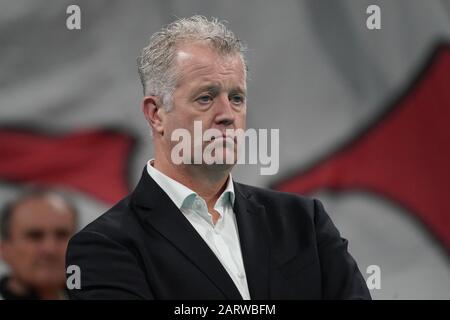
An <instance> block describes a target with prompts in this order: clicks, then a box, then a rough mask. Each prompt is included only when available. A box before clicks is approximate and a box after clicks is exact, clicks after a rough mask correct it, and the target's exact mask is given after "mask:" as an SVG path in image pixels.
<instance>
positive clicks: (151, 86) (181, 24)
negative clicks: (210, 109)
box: [137, 15, 247, 111]
mask: <svg viewBox="0 0 450 320" xmlns="http://www.w3.org/2000/svg"><path fill="white" fill-rule="evenodd" d="M187 41H207V42H208V43H210V45H211V47H212V48H213V49H214V50H216V51H217V52H218V53H219V54H222V55H230V54H239V56H240V58H241V60H242V62H243V64H244V66H245V70H244V71H245V72H246V70H247V64H246V60H245V54H244V53H245V51H246V48H245V45H244V44H243V43H242V42H241V41H240V40H239V39H238V38H237V37H236V36H235V35H234V33H233V32H232V31H231V30H229V29H228V28H227V27H226V26H225V24H224V22H221V21H219V20H218V19H217V18H211V19H210V20H208V18H206V17H204V16H199V15H195V16H192V17H190V18H182V19H178V20H176V21H174V22H172V23H170V24H169V25H167V26H166V27H164V28H162V29H161V30H160V31H158V32H156V33H154V34H153V35H152V36H151V38H150V43H149V45H148V46H146V47H145V48H143V49H142V52H141V55H140V56H139V57H138V58H137V65H138V70H139V76H140V79H141V83H142V86H143V89H144V95H146V96H147V95H155V96H159V97H161V99H162V103H163V105H164V107H165V108H166V110H167V111H169V110H170V109H171V106H172V93H173V91H174V90H175V87H176V85H177V82H178V79H179V76H180V74H179V72H178V71H177V70H176V69H175V66H173V63H172V62H173V59H174V57H175V55H176V51H177V49H178V47H179V46H180V45H182V44H183V43H185V42H187Z"/></svg>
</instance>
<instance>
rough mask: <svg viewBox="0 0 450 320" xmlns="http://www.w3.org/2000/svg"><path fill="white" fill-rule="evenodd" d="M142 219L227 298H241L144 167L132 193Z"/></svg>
mask: <svg viewBox="0 0 450 320" xmlns="http://www.w3.org/2000/svg"><path fill="white" fill-rule="evenodd" d="M131 203H132V205H133V206H134V207H135V209H136V212H137V214H138V215H139V217H140V218H141V220H143V221H145V222H146V223H149V224H150V225H152V226H153V228H155V229H156V230H157V231H158V232H159V233H160V234H161V235H162V236H163V237H165V238H166V239H167V240H168V241H169V242H171V243H172V244H173V245H174V246H176V247H177V248H178V249H179V250H180V251H181V252H183V253H184V254H185V256H186V257H187V259H189V260H190V261H191V262H192V263H193V264H195V265H196V266H197V267H198V268H199V269H200V270H201V271H202V272H203V273H204V274H205V276H206V277H208V278H209V279H210V281H211V282H213V283H214V284H215V285H216V287H217V288H218V289H219V290H220V291H222V293H223V294H224V295H225V296H226V297H227V299H233V300H239V299H242V297H241V295H240V293H239V290H238V289H237V288H236V286H235V285H234V282H233V280H232V279H231V278H230V276H229V275H228V273H227V271H226V270H225V269H224V267H223V266H222V264H221V263H220V261H219V260H218V259H217V257H216V256H215V254H214V252H213V251H211V249H210V248H209V247H208V245H207V244H206V243H205V241H204V240H203V239H202V237H201V236H200V235H199V234H198V233H197V231H196V230H195V229H194V227H193V226H192V225H191V224H190V223H189V221H188V220H187V219H186V218H185V217H184V215H183V214H182V213H181V212H180V210H179V209H178V208H177V207H176V206H175V204H174V203H173V202H172V200H170V198H169V196H168V195H167V194H166V193H165V192H164V191H163V190H162V189H161V188H160V187H159V186H158V184H157V183H156V182H155V181H154V180H153V179H152V178H151V177H150V176H149V175H148V173H147V170H146V169H144V172H143V174H142V177H141V180H140V181H139V183H138V185H137V187H136V189H135V190H134V192H133V194H132V196H131Z"/></svg>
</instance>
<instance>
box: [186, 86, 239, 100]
mask: <svg viewBox="0 0 450 320" xmlns="http://www.w3.org/2000/svg"><path fill="white" fill-rule="evenodd" d="M205 91H207V92H209V93H211V94H213V95H214V96H216V95H217V94H218V93H219V92H220V86H218V85H214V84H213V85H211V84H208V85H205V86H202V87H200V88H198V89H197V90H195V93H194V95H193V97H195V96H197V95H198V94H199V93H201V92H205ZM230 94H243V95H246V91H245V90H244V89H242V88H240V87H234V88H231V90H230Z"/></svg>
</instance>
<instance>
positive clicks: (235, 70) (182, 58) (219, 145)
mask: <svg viewBox="0 0 450 320" xmlns="http://www.w3.org/2000/svg"><path fill="white" fill-rule="evenodd" d="M175 63H176V66H177V70H178V71H179V72H180V75H181V78H180V80H179V82H178V85H177V87H176V89H175V91H174V93H173V99H172V101H173V105H172V109H171V111H170V112H168V113H166V115H165V119H164V121H163V126H164V140H165V146H168V149H170V150H166V152H169V153H170V151H171V150H172V148H173V147H174V145H176V144H177V143H178V142H177V141H174V142H173V141H171V134H172V132H173V131H174V130H176V129H178V128H184V129H187V130H188V131H189V132H190V134H191V138H192V141H193V142H192V146H193V148H192V156H191V158H192V159H193V157H194V155H193V153H194V152H196V151H197V152H198V150H199V149H200V150H204V149H205V148H206V147H207V146H208V145H210V148H213V149H215V150H216V151H215V152H222V153H223V159H226V157H229V156H233V157H234V158H233V159H236V150H237V148H236V145H235V144H234V145H233V143H230V139H229V138H224V137H214V138H211V139H209V140H208V141H202V137H198V136H194V122H195V121H201V128H202V132H203V133H204V132H205V131H206V130H207V129H211V128H214V129H217V130H219V131H220V132H221V133H222V134H226V130H227V129H243V130H245V117H246V74H245V69H244V65H243V63H242V60H241V59H240V56H239V55H237V54H233V55H228V56H223V55H220V54H218V53H217V52H215V51H214V50H213V49H211V48H210V47H209V46H208V45H207V44H204V43H203V44H202V43H195V44H189V45H184V46H182V47H181V48H180V49H179V50H178V53H177V55H176V59H175ZM232 141H233V139H231V142H232ZM211 144H212V145H211ZM192 162H193V160H192ZM235 162H236V161H234V163H235Z"/></svg>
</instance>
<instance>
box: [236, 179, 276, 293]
mask: <svg viewBox="0 0 450 320" xmlns="http://www.w3.org/2000/svg"><path fill="white" fill-rule="evenodd" d="M234 191H235V195H236V198H235V203H234V212H235V214H236V222H237V225H238V230H239V238H240V243H241V250H242V258H243V260H244V267H245V273H246V275H247V283H248V287H249V291H250V297H251V299H257V300H264V299H269V259H270V249H269V248H270V246H269V243H268V239H269V233H268V229H267V224H266V220H265V216H266V212H265V208H264V206H262V205H259V204H258V203H257V202H256V201H254V200H252V195H251V194H249V193H247V192H246V190H245V189H244V187H243V186H242V185H240V184H239V183H234Z"/></svg>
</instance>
